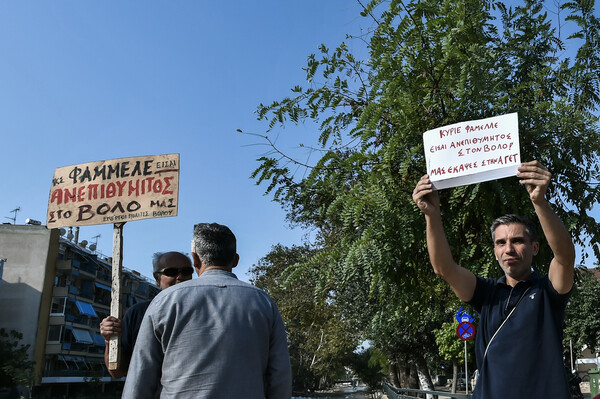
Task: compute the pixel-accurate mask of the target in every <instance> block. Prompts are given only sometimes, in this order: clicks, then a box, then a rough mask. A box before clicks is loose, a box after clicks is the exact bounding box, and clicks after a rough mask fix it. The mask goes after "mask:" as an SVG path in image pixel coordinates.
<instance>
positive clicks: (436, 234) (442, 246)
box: [413, 175, 477, 302]
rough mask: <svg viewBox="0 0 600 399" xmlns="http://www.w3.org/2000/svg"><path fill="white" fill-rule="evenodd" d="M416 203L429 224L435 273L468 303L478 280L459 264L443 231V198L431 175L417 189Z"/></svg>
mask: <svg viewBox="0 0 600 399" xmlns="http://www.w3.org/2000/svg"><path fill="white" fill-rule="evenodd" d="M413 200H414V201H415V203H416V204H417V206H418V207H419V209H420V210H421V212H423V213H424V214H425V221H426V222H427V251H428V252H429V258H430V260H431V265H432V266H433V271H434V272H435V274H437V275H439V276H441V277H442V278H443V279H444V280H445V281H446V282H447V283H448V284H449V285H450V287H451V288H452V290H453V291H454V293H455V294H456V296H457V297H458V298H459V299H460V300H462V301H465V302H468V301H470V300H471V298H473V293H474V292H475V285H476V282H477V280H476V278H475V275H474V274H473V273H471V271H470V270H467V269H465V268H464V267H461V266H459V265H457V264H456V262H455V261H454V258H453V257H452V253H451V251H450V245H449V244H448V239H447V238H446V233H445V232H444V226H443V224H442V216H441V211H440V197H439V195H438V193H437V191H436V190H434V189H433V185H432V184H431V181H430V180H429V176H428V175H424V176H423V177H421V179H420V180H419V182H418V183H417V186H416V187H415V190H414V191H413Z"/></svg>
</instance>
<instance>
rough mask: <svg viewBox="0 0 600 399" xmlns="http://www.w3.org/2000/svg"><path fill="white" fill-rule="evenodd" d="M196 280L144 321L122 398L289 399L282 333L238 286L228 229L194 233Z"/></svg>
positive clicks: (273, 316)
mask: <svg viewBox="0 0 600 399" xmlns="http://www.w3.org/2000/svg"><path fill="white" fill-rule="evenodd" d="M192 259H193V262H194V267H195V269H196V273H197V274H198V276H199V278H197V279H195V280H191V281H188V282H185V283H181V284H178V285H176V286H174V287H171V288H170V289H168V290H166V291H163V292H161V293H160V294H159V295H157V296H156V297H155V298H154V300H153V301H152V303H151V305H150V307H149V308H148V310H147V311H146V314H145V315H144V320H143V322H142V326H141V327H140V332H139V335H138V340H137V343H136V345H135V348H134V352H133V357H132V360H131V364H130V366H129V373H128V376H127V380H126V382H125V389H124V391H123V398H152V397H153V396H154V393H155V390H156V389H157V387H158V386H159V385H162V391H161V393H160V397H161V398H211V399H213V398H228V399H229V398H248V399H253V398H256V399H259V398H260V399H263V398H275V399H280V398H281V399H284V398H285V399H288V398H291V395H292V377H291V368H290V359H289V354H288V347H287V339H286V333H285V329H284V325H283V321H282V319H281V316H280V314H279V311H278V309H277V306H276V305H275V303H274V302H273V300H272V299H271V298H270V297H269V296H268V295H267V294H266V293H265V292H264V291H262V290H260V289H258V288H256V287H254V286H252V285H250V284H248V283H245V282H242V281H239V280H238V279H237V277H236V276H235V274H233V273H232V272H231V270H232V269H233V268H234V267H235V266H237V264H238V261H239V255H238V254H237V252H236V239H235V236H234V235H233V233H232V232H231V230H230V229H229V228H227V227H226V226H222V225H219V224H216V223H212V224H207V223H200V224H197V225H196V226H194V239H193V241H192Z"/></svg>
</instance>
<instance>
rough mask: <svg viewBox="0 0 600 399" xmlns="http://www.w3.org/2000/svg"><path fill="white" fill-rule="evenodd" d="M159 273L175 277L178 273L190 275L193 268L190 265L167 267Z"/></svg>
mask: <svg viewBox="0 0 600 399" xmlns="http://www.w3.org/2000/svg"><path fill="white" fill-rule="evenodd" d="M159 273H161V274H164V275H165V276H167V277H177V276H178V275H179V273H181V275H182V276H191V275H192V273H194V268H193V267H191V266H185V267H169V268H168V269H164V270H162V271H160V272H159Z"/></svg>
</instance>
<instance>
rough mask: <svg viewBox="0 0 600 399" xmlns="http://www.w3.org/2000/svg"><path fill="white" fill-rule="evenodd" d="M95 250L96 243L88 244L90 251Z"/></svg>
mask: <svg viewBox="0 0 600 399" xmlns="http://www.w3.org/2000/svg"><path fill="white" fill-rule="evenodd" d="M95 250H96V244H95V243H92V244H90V251H95Z"/></svg>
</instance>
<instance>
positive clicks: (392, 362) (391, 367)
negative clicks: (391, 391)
mask: <svg viewBox="0 0 600 399" xmlns="http://www.w3.org/2000/svg"><path fill="white" fill-rule="evenodd" d="M388 374H389V378H390V382H391V383H392V386H394V387H396V388H400V387H401V385H400V379H399V378H398V374H399V373H398V363H397V362H396V357H395V356H394V355H392V356H391V357H390V359H389V360H388Z"/></svg>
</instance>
